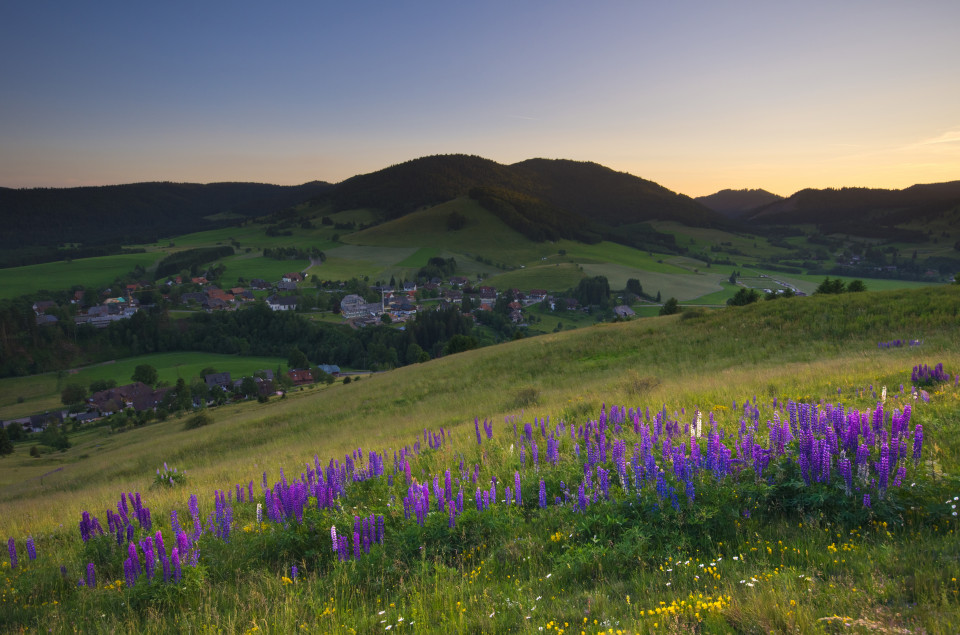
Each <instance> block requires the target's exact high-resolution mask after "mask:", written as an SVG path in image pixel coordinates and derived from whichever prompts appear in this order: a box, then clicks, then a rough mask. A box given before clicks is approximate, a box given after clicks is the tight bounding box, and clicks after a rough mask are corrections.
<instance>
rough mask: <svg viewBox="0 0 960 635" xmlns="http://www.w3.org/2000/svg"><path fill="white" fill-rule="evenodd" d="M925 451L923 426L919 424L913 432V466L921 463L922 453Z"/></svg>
mask: <svg viewBox="0 0 960 635" xmlns="http://www.w3.org/2000/svg"><path fill="white" fill-rule="evenodd" d="M922 450H923V426H922V425H921V424H919V423H918V424H917V427H916V428H915V429H914V431H913V464H914V465H917V464H919V463H920V452H921V451H922Z"/></svg>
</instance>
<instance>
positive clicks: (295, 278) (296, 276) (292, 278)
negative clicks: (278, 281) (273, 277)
mask: <svg viewBox="0 0 960 635" xmlns="http://www.w3.org/2000/svg"><path fill="white" fill-rule="evenodd" d="M282 280H283V282H293V283H297V282H303V274H302V273H298V272H293V273H285V274H283V278H282Z"/></svg>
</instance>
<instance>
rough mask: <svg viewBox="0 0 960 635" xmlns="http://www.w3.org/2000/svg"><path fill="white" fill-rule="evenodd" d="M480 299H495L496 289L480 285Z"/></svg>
mask: <svg viewBox="0 0 960 635" xmlns="http://www.w3.org/2000/svg"><path fill="white" fill-rule="evenodd" d="M479 291H480V300H496V299H497V290H496V289H494V288H493V287H487V286H483V287H480V289H479Z"/></svg>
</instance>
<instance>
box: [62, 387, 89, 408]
mask: <svg viewBox="0 0 960 635" xmlns="http://www.w3.org/2000/svg"><path fill="white" fill-rule="evenodd" d="M86 398H87V389H86V388H84V387H83V386H81V385H80V384H67V386H66V388H64V389H63V391H62V392H61V393H60V401H61V402H63V404H64V405H65V406H73V405H76V404H79V403H83V401H84V400H85V399H86Z"/></svg>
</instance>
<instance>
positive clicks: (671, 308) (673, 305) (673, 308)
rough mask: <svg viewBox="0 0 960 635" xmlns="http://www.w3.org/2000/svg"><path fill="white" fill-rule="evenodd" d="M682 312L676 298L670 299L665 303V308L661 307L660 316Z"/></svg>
mask: <svg viewBox="0 0 960 635" xmlns="http://www.w3.org/2000/svg"><path fill="white" fill-rule="evenodd" d="M679 312H680V303H678V302H677V299H676V298H670V299H669V300H667V301H666V302H664V303H663V306H662V307H660V315H673V314H674V313H679Z"/></svg>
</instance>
